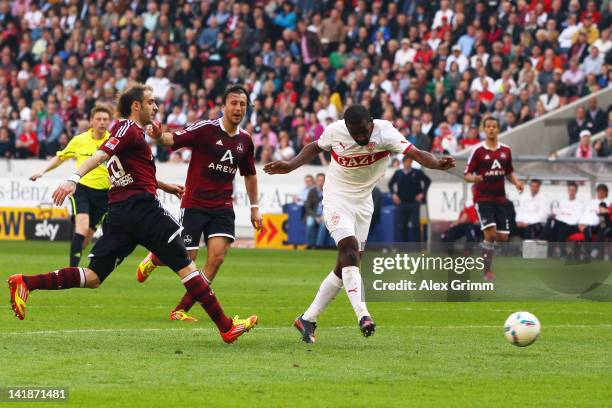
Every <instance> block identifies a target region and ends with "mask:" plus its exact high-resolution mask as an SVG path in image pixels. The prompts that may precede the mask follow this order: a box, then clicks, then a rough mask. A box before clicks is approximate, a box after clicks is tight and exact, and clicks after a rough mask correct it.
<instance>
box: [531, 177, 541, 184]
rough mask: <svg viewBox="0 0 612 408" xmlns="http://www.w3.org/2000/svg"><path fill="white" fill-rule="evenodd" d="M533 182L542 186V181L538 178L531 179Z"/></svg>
mask: <svg viewBox="0 0 612 408" xmlns="http://www.w3.org/2000/svg"><path fill="white" fill-rule="evenodd" d="M531 182H532V183H538V185H542V180H540V179H537V178H534V179H531Z"/></svg>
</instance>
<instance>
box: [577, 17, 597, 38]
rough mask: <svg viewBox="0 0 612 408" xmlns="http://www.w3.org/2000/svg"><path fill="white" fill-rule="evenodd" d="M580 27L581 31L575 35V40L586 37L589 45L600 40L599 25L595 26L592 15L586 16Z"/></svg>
mask: <svg viewBox="0 0 612 408" xmlns="http://www.w3.org/2000/svg"><path fill="white" fill-rule="evenodd" d="M578 26H579V27H580V30H579V31H578V33H577V34H574V38H576V37H577V36H580V35H584V36H585V37H586V41H587V43H589V44H593V43H594V42H595V40H597V39H598V38H599V29H598V28H597V25H595V24H593V17H592V16H591V15H589V14H586V15H585V16H584V18H583V19H582V21H580V24H579V25H578Z"/></svg>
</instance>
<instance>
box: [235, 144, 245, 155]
mask: <svg viewBox="0 0 612 408" xmlns="http://www.w3.org/2000/svg"><path fill="white" fill-rule="evenodd" d="M236 150H237V151H238V153H242V152H244V147H242V143H238V146H236Z"/></svg>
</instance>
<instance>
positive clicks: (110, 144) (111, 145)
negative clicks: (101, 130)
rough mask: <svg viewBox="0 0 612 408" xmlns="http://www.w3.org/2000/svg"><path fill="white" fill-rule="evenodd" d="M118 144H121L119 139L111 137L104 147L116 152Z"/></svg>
mask: <svg viewBox="0 0 612 408" xmlns="http://www.w3.org/2000/svg"><path fill="white" fill-rule="evenodd" d="M118 144H119V139H117V138H115V137H110V138H108V140H107V141H106V143H105V144H104V146H106V147H107V148H109V149H111V150H115V147H117V145H118Z"/></svg>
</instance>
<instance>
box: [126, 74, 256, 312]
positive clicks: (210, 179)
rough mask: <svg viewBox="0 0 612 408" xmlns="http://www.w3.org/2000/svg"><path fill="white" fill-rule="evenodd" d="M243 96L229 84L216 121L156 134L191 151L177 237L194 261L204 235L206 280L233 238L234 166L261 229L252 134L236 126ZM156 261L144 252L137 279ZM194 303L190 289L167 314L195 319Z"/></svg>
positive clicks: (142, 278) (241, 90)
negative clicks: (241, 179)
mask: <svg viewBox="0 0 612 408" xmlns="http://www.w3.org/2000/svg"><path fill="white" fill-rule="evenodd" d="M248 100H249V94H248V92H247V91H246V90H245V89H244V88H243V87H242V86H237V85H234V86H232V87H230V88H228V89H227V90H226V91H225V93H224V94H223V100H222V103H223V117H221V118H220V119H216V120H203V121H200V122H197V123H194V124H193V125H191V126H189V127H187V128H185V129H183V130H179V131H176V132H173V133H170V132H164V133H163V134H162V133H160V135H161V136H160V135H156V137H159V142H160V143H161V144H163V145H165V146H171V147H173V148H174V149H180V148H182V147H190V148H191V149H192V157H191V161H190V162H189V169H188V170H187V182H186V184H185V196H184V197H183V200H182V202H181V208H182V212H183V215H182V222H181V224H182V225H183V232H182V239H183V242H184V244H185V247H186V248H187V251H188V254H189V257H190V258H191V259H192V260H194V261H195V260H196V258H197V255H198V248H199V243H200V236H202V234H204V240H205V241H206V248H207V250H208V251H207V258H206V264H205V265H204V268H203V269H202V274H203V276H204V278H205V279H206V281H207V282H208V283H209V284H210V283H212V281H213V279H214V278H215V276H216V275H217V272H218V271H219V268H220V267H221V264H222V263H223V261H224V259H225V255H226V254H227V251H228V249H229V247H230V245H231V244H232V242H234V241H235V240H236V238H235V236H234V220H235V214H234V207H233V200H232V195H233V193H234V191H233V181H234V178H235V176H236V172H237V171H238V170H240V174H241V175H242V176H244V184H245V187H246V191H247V195H248V196H249V200H250V202H251V223H252V225H253V227H254V228H255V229H256V230H259V229H261V214H260V213H259V205H258V189H257V176H256V174H255V163H254V150H255V149H254V146H253V141H252V139H251V136H250V135H249V134H248V133H247V132H245V131H244V130H242V129H241V128H240V122H241V121H242V118H243V117H244V115H245V113H246V109H247V104H248ZM160 265H162V262H161V261H160V259H159V258H158V257H157V256H155V255H154V254H153V253H149V254H148V255H147V256H146V257H145V258H144V259H143V260H142V262H140V265H138V269H137V272H136V273H137V278H138V281H139V282H144V281H145V280H146V279H147V278H148V277H149V275H150V274H151V272H153V270H154V269H155V268H156V267H157V266H160ZM194 303H195V300H194V298H193V297H192V296H191V295H190V294H189V292H187V293H185V296H183V298H182V299H181V301H180V302H179V304H178V305H177V306H176V307H175V308H174V309H173V310H172V311H171V312H170V320H186V321H197V320H196V319H195V318H194V317H193V316H190V315H189V314H188V313H187V312H188V311H189V309H191V307H192V306H193V305H194Z"/></svg>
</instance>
